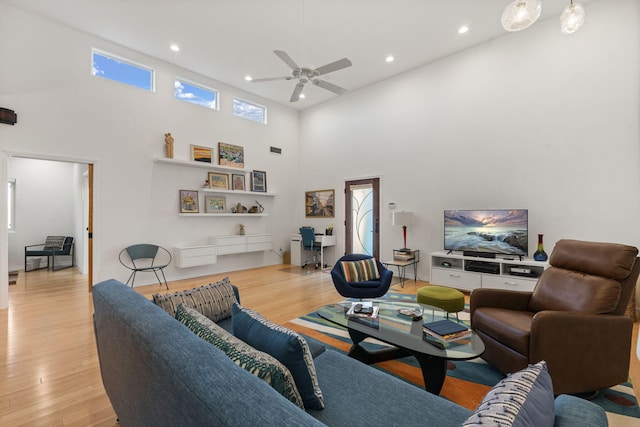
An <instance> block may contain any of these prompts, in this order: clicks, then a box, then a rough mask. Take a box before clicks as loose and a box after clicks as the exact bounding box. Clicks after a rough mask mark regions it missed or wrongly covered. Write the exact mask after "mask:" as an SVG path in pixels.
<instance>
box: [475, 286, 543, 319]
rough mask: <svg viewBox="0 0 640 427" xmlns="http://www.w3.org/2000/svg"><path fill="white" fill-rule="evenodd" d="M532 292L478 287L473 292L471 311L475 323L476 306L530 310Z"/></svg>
mask: <svg viewBox="0 0 640 427" xmlns="http://www.w3.org/2000/svg"><path fill="white" fill-rule="evenodd" d="M530 298H531V292H521V291H510V290H504V289H490V288H478V289H474V290H473V291H472V292H471V296H470V299H469V311H470V313H471V323H472V324H473V313H474V311H475V310H476V308H480V307H494V308H506V309H509V310H516V311H529V299H530Z"/></svg>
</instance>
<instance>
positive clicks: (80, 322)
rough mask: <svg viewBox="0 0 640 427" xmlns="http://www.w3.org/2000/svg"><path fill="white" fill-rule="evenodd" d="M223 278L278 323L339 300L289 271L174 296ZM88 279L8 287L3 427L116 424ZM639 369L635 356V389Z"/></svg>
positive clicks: (57, 277)
mask: <svg viewBox="0 0 640 427" xmlns="http://www.w3.org/2000/svg"><path fill="white" fill-rule="evenodd" d="M225 276H229V277H230V279H231V281H232V283H234V284H235V285H237V286H238V287H239V288H240V297H241V299H242V304H243V305H245V306H247V307H250V308H253V309H256V310H258V311H259V312H260V313H262V314H263V315H264V316H265V317H267V318H269V319H271V320H272V321H274V322H277V323H284V322H286V321H288V320H291V319H293V318H295V317H298V316H300V315H302V314H305V313H308V312H310V311H312V310H314V309H315V308H317V307H318V306H320V305H323V304H328V303H331V302H336V301H340V300H341V299H342V298H341V297H340V295H339V294H338V293H337V292H336V291H335V288H334V287H333V283H332V282H331V277H330V275H329V274H327V273H323V272H320V271H317V270H309V269H305V270H303V269H301V268H299V267H296V266H290V265H276V266H270V267H264V268H259V269H251V270H244V271H238V272H230V273H226V274H217V275H213V276H207V277H201V278H196V279H187V280H181V281H176V282H172V283H170V291H177V290H181V289H190V288H193V287H196V286H200V285H203V284H207V283H210V282H214V281H216V280H219V279H222V278H223V277H225ZM86 280H87V279H86V276H83V275H80V274H79V273H77V271H75V270H73V269H66V270H60V271H56V272H51V271H47V270H39V271H34V272H29V273H28V274H25V273H24V272H22V271H21V272H20V275H19V278H18V283H17V284H16V285H12V286H10V287H9V308H8V309H7V310H0V327H1V330H0V425H2V426H5V425H11V426H115V425H117V424H116V423H115V413H114V412H113V409H112V408H111V405H110V403H109V399H108V398H107V396H106V393H105V391H104V388H103V386H102V380H101V378H100V368H99V364H98V357H97V352H96V346H95V339H94V334H93V324H92V313H93V306H92V302H91V294H90V293H88V292H87V284H86ZM426 284H427V283H425V282H420V281H418V282H413V281H410V280H408V281H407V282H406V285H405V288H404V289H402V288H400V286H399V285H394V286H393V290H395V291H397V292H407V293H414V294H415V292H416V290H417V289H418V288H420V287H421V286H424V285H426ZM135 289H136V290H137V291H138V292H140V293H141V294H142V295H145V296H146V297H148V298H151V296H152V295H153V294H154V293H156V292H163V293H164V292H167V291H166V290H165V289H164V287H163V288H160V286H159V285H147V286H140V287H136V288H135ZM637 327H638V326H637V324H636V325H635V328H636V329H635V330H636V334H635V335H637ZM633 348H634V349H635V341H634V347H633ZM639 365H640V364H639V363H638V361H637V359H636V358H635V356H634V357H632V378H634V382H635V384H640V366H639Z"/></svg>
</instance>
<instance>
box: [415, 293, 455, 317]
mask: <svg viewBox="0 0 640 427" xmlns="http://www.w3.org/2000/svg"><path fill="white" fill-rule="evenodd" d="M416 301H417V302H419V303H421V304H426V305H431V306H434V307H438V308H441V309H442V310H444V311H446V312H447V318H448V317H449V313H455V314H456V318H457V317H458V312H459V311H462V310H464V294H463V293H462V292H460V291H459V290H457V289H453V288H447V287H444V286H425V287H423V288H420V289H418V294H417V295H416Z"/></svg>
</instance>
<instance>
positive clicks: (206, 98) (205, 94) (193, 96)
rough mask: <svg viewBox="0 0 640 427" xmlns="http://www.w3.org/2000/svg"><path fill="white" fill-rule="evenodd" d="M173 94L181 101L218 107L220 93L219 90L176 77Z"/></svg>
mask: <svg viewBox="0 0 640 427" xmlns="http://www.w3.org/2000/svg"><path fill="white" fill-rule="evenodd" d="M173 96H174V97H175V98H176V99H179V100H181V101H186V102H190V103H192V104H196V105H200V106H202V107H207V108H211V109H212V110H217V109H218V98H219V97H220V96H219V93H218V91H217V90H215V89H212V88H210V87H207V86H204V85H201V84H199V83H194V82H190V81H189V80H185V79H182V78H180V77H176V80H175V84H174V90H173Z"/></svg>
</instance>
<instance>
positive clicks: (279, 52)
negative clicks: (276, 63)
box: [273, 50, 300, 70]
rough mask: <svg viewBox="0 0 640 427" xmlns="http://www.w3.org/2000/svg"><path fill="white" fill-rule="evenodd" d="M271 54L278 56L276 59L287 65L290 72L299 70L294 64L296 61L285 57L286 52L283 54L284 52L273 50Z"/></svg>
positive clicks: (287, 56)
mask: <svg viewBox="0 0 640 427" xmlns="http://www.w3.org/2000/svg"><path fill="white" fill-rule="evenodd" d="M273 53H275V54H276V55H278V58H280V59H282V61H283V62H284V63H285V64H287V65H288V66H289V67H290V68H291V69H292V70H297V69H298V68H300V67H299V66H298V64H296V61H294V60H293V59H291V57H290V56H289V55H287V52H285V51H284V50H274V51H273Z"/></svg>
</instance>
